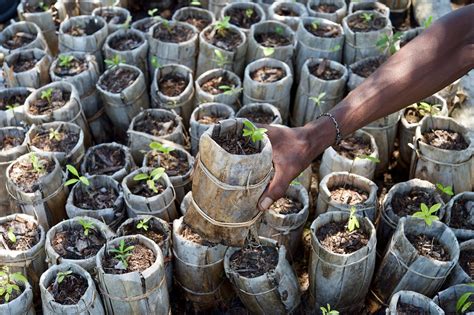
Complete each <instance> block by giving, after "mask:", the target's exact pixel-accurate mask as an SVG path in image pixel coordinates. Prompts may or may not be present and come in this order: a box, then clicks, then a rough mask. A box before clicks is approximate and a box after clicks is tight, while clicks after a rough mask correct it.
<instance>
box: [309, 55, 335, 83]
mask: <svg viewBox="0 0 474 315" xmlns="http://www.w3.org/2000/svg"><path fill="white" fill-rule="evenodd" d="M309 72H310V73H311V74H312V75H314V76H316V77H318V78H320V79H323V80H337V79H340V78H341V77H342V72H340V71H339V70H336V69H332V68H331V66H330V61H329V60H328V59H324V60H323V61H322V62H321V63H316V64H314V65H313V66H310V67H309Z"/></svg>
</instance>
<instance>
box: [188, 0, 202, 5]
mask: <svg viewBox="0 0 474 315" xmlns="http://www.w3.org/2000/svg"><path fill="white" fill-rule="evenodd" d="M190 5H195V6H201V2H200V1H197V0H192V1H191V3H190Z"/></svg>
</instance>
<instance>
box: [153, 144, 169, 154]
mask: <svg viewBox="0 0 474 315" xmlns="http://www.w3.org/2000/svg"><path fill="white" fill-rule="evenodd" d="M149 147H150V149H152V150H155V151H160V152H161V153H164V154H170V152H172V151H174V150H175V149H174V148H173V147H170V146H167V145H164V144H161V143H159V142H152V143H150V144H149Z"/></svg>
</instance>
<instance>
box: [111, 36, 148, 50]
mask: <svg viewBox="0 0 474 315" xmlns="http://www.w3.org/2000/svg"><path fill="white" fill-rule="evenodd" d="M141 44H143V40H142V39H141V38H140V37H138V36H136V35H135V34H127V35H126V36H124V37H121V38H119V39H118V40H116V41H111V42H110V48H112V49H115V50H119V51H126V50H134V49H135V48H137V47H139V46H140V45H141Z"/></svg>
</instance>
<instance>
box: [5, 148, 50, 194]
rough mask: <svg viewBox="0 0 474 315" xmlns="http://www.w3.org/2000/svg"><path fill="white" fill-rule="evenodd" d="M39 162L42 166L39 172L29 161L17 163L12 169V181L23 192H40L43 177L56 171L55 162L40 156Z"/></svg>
mask: <svg viewBox="0 0 474 315" xmlns="http://www.w3.org/2000/svg"><path fill="white" fill-rule="evenodd" d="M38 160H39V164H40V165H41V166H42V170H41V171H39V172H37V171H35V170H34V168H33V165H32V164H31V162H30V161H29V160H28V159H26V160H25V161H17V162H15V163H14V164H13V166H12V167H11V169H10V174H9V176H10V179H11V180H12V182H13V183H15V185H17V186H18V187H19V188H20V189H21V190H22V191H23V192H26V193H32V192H34V191H36V190H38V189H39V181H40V179H41V177H43V176H46V175H47V174H49V173H50V172H51V171H52V170H53V169H54V166H55V164H54V162H53V161H51V160H49V159H46V158H42V157H39V156H38Z"/></svg>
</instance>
